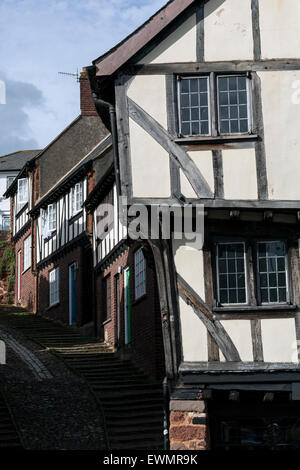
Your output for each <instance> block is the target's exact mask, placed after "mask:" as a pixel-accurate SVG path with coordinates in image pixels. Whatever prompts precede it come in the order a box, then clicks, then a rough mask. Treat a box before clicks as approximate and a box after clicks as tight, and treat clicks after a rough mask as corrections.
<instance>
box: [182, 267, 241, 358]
mask: <svg viewBox="0 0 300 470" xmlns="http://www.w3.org/2000/svg"><path fill="white" fill-rule="evenodd" d="M177 285H178V291H179V295H180V296H181V298H182V299H183V300H184V301H185V302H186V303H187V304H188V305H190V306H191V307H192V308H193V310H194V312H195V313H196V315H197V316H198V317H199V318H200V320H201V321H202V322H203V324H204V325H205V326H206V328H207V330H208V331H209V333H210V334H211V336H212V337H213V339H214V340H215V342H216V343H217V345H218V346H219V348H220V350H221V351H222V353H223V355H224V357H225V359H226V360H227V361H230V362H240V361H241V358H240V355H239V353H238V351H237V349H236V347H235V345H234V344H233V342H232V340H231V338H230V336H229V335H228V334H227V332H226V330H225V328H224V327H223V325H222V324H221V323H220V322H219V321H218V320H215V319H214V315H213V313H212V311H211V310H210V309H209V308H208V306H207V305H206V304H205V303H204V302H203V300H202V299H201V298H200V297H199V295H198V294H197V293H196V292H195V291H194V290H193V289H192V288H191V287H190V286H189V285H188V284H187V282H186V281H185V280H184V279H183V278H182V277H181V276H180V275H179V274H178V273H177Z"/></svg>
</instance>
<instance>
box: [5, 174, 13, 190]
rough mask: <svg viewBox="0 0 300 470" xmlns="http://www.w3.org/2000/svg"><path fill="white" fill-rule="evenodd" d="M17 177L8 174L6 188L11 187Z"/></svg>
mask: <svg viewBox="0 0 300 470" xmlns="http://www.w3.org/2000/svg"><path fill="white" fill-rule="evenodd" d="M14 179H15V177H14V176H7V177H6V189H8V188H9V187H10V185H11V184H12V182H13V181H14Z"/></svg>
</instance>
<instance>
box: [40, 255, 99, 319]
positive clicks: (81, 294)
mask: <svg viewBox="0 0 300 470" xmlns="http://www.w3.org/2000/svg"><path fill="white" fill-rule="evenodd" d="M87 258H88V257H87V255H86V253H85V252H84V249H83V247H80V246H77V247H76V248H74V249H73V250H72V251H69V252H68V253H66V254H65V255H63V256H62V257H61V258H59V259H58V260H57V261H55V262H53V263H51V264H49V265H47V266H46V267H45V268H43V269H42V270H40V271H39V274H38V287H39V298H38V312H39V313H40V314H41V315H44V316H46V317H47V318H51V319H52V320H58V321H61V322H62V323H65V324H69V266H70V265H71V264H73V263H78V270H77V272H76V276H77V277H76V281H77V285H76V294H77V296H76V318H77V326H82V325H83V324H86V323H88V322H90V321H92V309H91V305H90V301H91V289H90V288H88V287H89V286H90V285H91V283H90V280H89V279H88V277H87V275H88V274H87V271H88V270H89V271H90V272H91V269H90V268H89V269H88V266H87V263H86V261H87ZM57 267H58V268H59V304H57V305H54V306H53V307H49V272H50V271H51V270H52V269H54V268H57Z"/></svg>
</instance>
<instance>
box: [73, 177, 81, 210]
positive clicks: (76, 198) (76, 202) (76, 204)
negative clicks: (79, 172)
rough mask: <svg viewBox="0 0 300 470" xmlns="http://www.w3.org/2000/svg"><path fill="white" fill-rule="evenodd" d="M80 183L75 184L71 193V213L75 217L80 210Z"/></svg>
mask: <svg viewBox="0 0 300 470" xmlns="http://www.w3.org/2000/svg"><path fill="white" fill-rule="evenodd" d="M82 204H83V198H82V182H80V183H77V184H75V186H74V187H73V188H72V191H71V213H72V216H73V215H76V214H77V213H78V212H80V211H81V210H82Z"/></svg>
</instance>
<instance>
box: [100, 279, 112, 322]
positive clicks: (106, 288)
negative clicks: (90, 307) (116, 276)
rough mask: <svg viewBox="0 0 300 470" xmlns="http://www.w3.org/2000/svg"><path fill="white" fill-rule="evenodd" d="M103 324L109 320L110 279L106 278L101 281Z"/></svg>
mask: <svg viewBox="0 0 300 470" xmlns="http://www.w3.org/2000/svg"><path fill="white" fill-rule="evenodd" d="M102 301H103V303H102V305H103V316H102V318H103V322H105V321H106V320H109V319H110V318H111V277H110V276H106V277H105V278H104V279H103V281H102Z"/></svg>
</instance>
